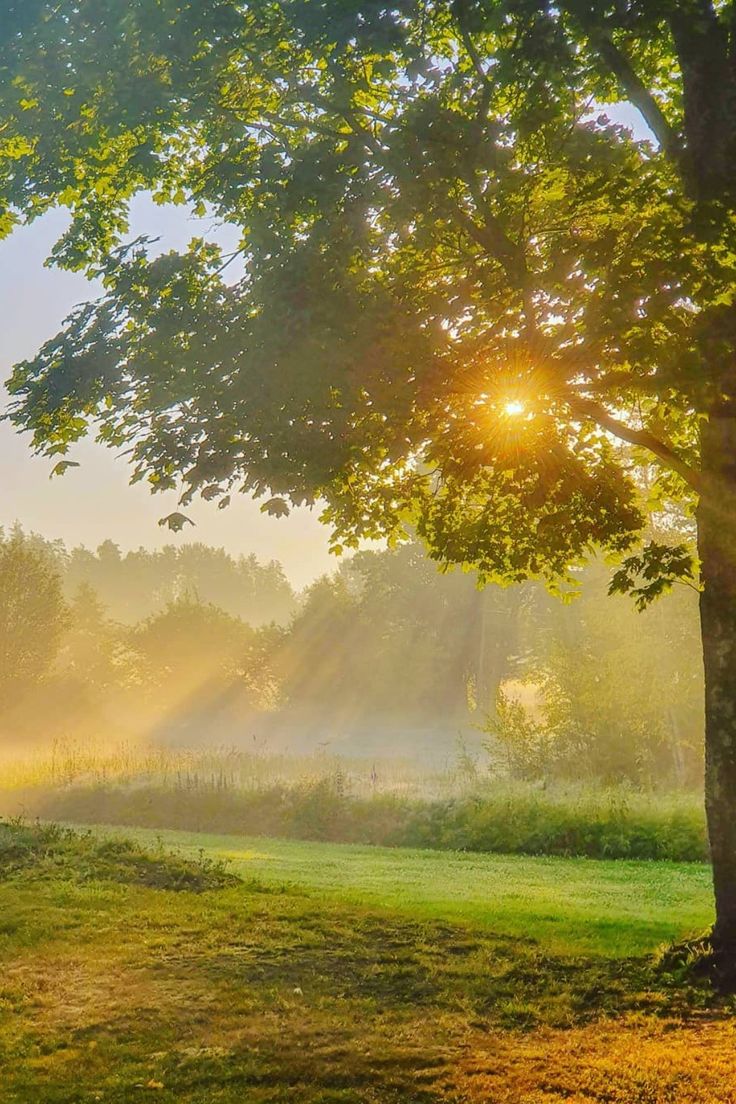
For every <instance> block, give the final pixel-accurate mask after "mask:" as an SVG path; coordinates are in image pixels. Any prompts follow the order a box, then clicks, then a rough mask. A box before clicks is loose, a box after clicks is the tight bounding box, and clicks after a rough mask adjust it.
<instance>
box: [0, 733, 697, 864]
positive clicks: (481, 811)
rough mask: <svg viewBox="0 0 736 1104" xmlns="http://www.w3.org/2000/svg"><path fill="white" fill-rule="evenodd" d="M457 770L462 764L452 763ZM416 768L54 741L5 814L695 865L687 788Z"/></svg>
mask: <svg viewBox="0 0 736 1104" xmlns="http://www.w3.org/2000/svg"><path fill="white" fill-rule="evenodd" d="M458 764H459V765H458ZM458 764H455V765H448V767H447V768H446V769H445V770H444V771H434V772H431V771H430V772H426V773H422V771H421V769H420V768H419V767H418V766H416V765H413V764H410V763H401V762H396V761H390V762H381V763H376V762H372V761H360V760H350V761H348V760H345V759H341V758H340V757H339V756H335V755H330V754H327V753H326V752H320V753H318V754H316V755H302V756H299V755H288V754H285V753H274V752H272V751H270V750H269V749H268V748H267V747H264V746H261V747H257V746H254V747H253V748H251V749H248V750H246V751H243V750H240V749H227V748H226V749H170V748H168V749H167V748H150V747H145V746H135V745H120V746H118V747H115V748H112V749H107V750H105V749H100V748H94V747H90V746H86V747H85V746H79V745H74V744H56V745H54V746H53V747H51V748H49V749H48V751H47V752H46V753H45V755H39V756H36V757H32V758H27V759H16V760H12V761H7V762H6V764H5V768H4V769H3V770H2V782H1V783H0V811H2V812H4V813H6V814H17V813H19V812H20V813H25V814H32V815H37V816H41V817H46V818H56V819H64V820H69V821H76V822H78V823H110V824H121V825H128V826H135V827H142V828H146V827H148V828H180V829H188V830H191V831H204V832H222V833H235V834H243V835H262V836H281V837H285V838H292V839H305V840H310V839H311V840H326V841H331V842H347V843H366V844H381V845H385V846H405V847H419V848H437V849H441V850H455V851H489V852H507V853H511V854H527V855H570V856H573V855H575V856H588V857H590V858H619V859H621V858H625V859H669V860H676V861H703V860H705V859H707V855H708V849H707V843H706V832H705V823H704V816H703V811H702V803H701V799H700V797H699V795H697V794H694V793H687V792H682V793H677V794H673V793H670V794H663V793H643V792H638V791H635V790H633V789H631V788H629V787H623V786H619V787H613V788H602V787H593V786H565V787H562V786H553V787H548V788H547V787H542V786H539V785H535V784H531V783H526V784H525V783H511V782H509V781H508V780H504V779H503V778H500V777H498V776H492V775H490V774H488V773H486V774H485V775H483V774H482V773H481V772H480V771H479V770H478V769H477V763H476V762H475V761H474V760H472V758H471V759H469V758H468V757H467V756H465V757H460V758H459V760H458Z"/></svg>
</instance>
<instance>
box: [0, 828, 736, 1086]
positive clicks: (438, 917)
mask: <svg viewBox="0 0 736 1104" xmlns="http://www.w3.org/2000/svg"><path fill="white" fill-rule="evenodd" d="M122 834H123V833H114V834H113V833H103V835H105V836H106V838H107V837H109V836H113V835H114V837H115V838H118V837H119V836H120V835H122ZM128 834H130V833H128ZM135 834H136V835H137V836H138V837H139V838H143V835H144V834H143V833H135ZM146 835H147V834H146ZM166 835H167V837H169V834H166ZM169 841H171V842H174V841H175V842H176V843H177V844H178V845H180V847H181V850H182V852H184V849H185V848H186V849H187V850H188V849H192V850H196V849H197V847H198V846H199V845H200V844H201V843H203V844H205V845H206V853H207V855H208V856H209V855H217V854H219V853H227V854H233V855H235V856H239V857H236V858H235V860H234V862H233V864H232V869H234V870H236V871H238V872H240V873H242V875H243V876H244V877H245V878H246V879H247V880H246V881H244V882H241V883H238V884H234V885H232V884H228V881H227V879H222V880H221V882H219V883H218V882H217V879H216V878H215V879H214V881H213V880H212V878H211V877H210V875H209V874H207V878H205V879H204V881H203V882H202V884H201V885H198V883H197V880H196V878H195V877H194V875H193V874H192V876H191V877H190V876H189V873H188V871H189V870H190V868H191V870H192V871H195V873H196V869H195V867H194V864H192V863H189V864H187V863H186V862H185V861H183V860H182V859H177V860H176V861H175V862H172V861H171V860H169V859H167V857H166V856H165V855H164V854H161V853H158V852H155V853H154V854H153V856H152V857H151V856H147V855H144V854H143V853H141V854H138V853H129V852H126V851H124V850H122V851H121V852H120V853H118V850H116V845H115V842H113V843H112V844H111V843H110V842H105V841H103V842H102V843H100V841H99V840H98V839H97V838H96V837H92V838H91V839H90V840H87V841H86V842H85V841H82V843H80V844H79V845H77V843H76V842H75V841H72V842H71V843H67V844H65V845H64V846H65V847H66V852H65V853H64V854H62V855H61V856H59V855H58V854H57V852H56V851H55V850H54V846H55V845H54V846H50V847H47V846H46V845H45V844H44V845H43V846H41V847H37V848H36V850H35V851H34V852H33V856H32V858H33V861H31V859H30V858H28V854H29V853H28V854H27V853H26V852H24V851H23V850H22V849H19V848H17V847H15V845H14V843H13V840H12V839H10V842H9V843H8V844H7V846H6V847H5V850H4V851H3V850H2V847H0V872H1V873H2V874H3V877H2V878H0V961H2V964H3V966H2V972H1V973H0V1104H86V1102H96V1101H102V1102H105V1104H133V1102H137V1101H143V1102H145V1101H146V1100H153V1101H157V1102H160V1104H278V1102H282V1101H284V1102H286V1101H288V1102H290V1104H292V1102H293V1104H736V1086H735V1084H734V1053H736V1028H735V1026H734V1019H733V1016H732V1011H733V1006H732V1005H731V1004H730V1003H729V1004H726V1005H724V1004H723V1003H719V1002H717V1001H715V999H714V998H713V997H712V995H711V994H710V993H709V991H708V990H706V989H698V988H683V987H682V986H680V985H678V984H676V983H675V981H674V979H672V978H668V977H666V976H663V975H661V974H659V973H658V972H657V971H656V969H655V968H654V966H653V964H652V960H651V959H650V958H648V957H645V956H640V957H638V958H626V959H623V958H621V957H615V955H617V954H620V953H621V950H622V949H623V948H627V947H628V949H629V950H630V949H631V947H632V946H642V947H643V946H644V944H645V943H646V941H647V939H648V940H649V943H650V944H651V943H652V942H657V941H658V939H659V938H660V935H661V933H662V932H664V931H669V930H673V931H681V930H682V929H683V928H686V927H689V926H690V915H691V914H688V922H687V923H682V918H680V921H679V923H678V918H677V908H678V902H680V903H683V902H685V901H686V899H687V894H688V893H689V892H691V893H692V894H693V895H694V896H695V897H696V898H697V900H698V901H699V902H700V903H699V905H698V907H699V908H700V909H701V913H700V914H699V915H700V917H701V921H702V919H705V918H707V909H708V900H707V877H706V874H705V872H704V871H703V870H701V869H700V868H697V867H693V868H677V867H673V868H671V869H664V870H663V869H661V868H659V867H657V866H654V865H643V866H641V867H639V866H635V865H633V864H626V865H624V864H620V865H619V864H610V865H609V864H600V863H592V862H591V863H582V862H568V861H566V860H558V861H550V860H538V861H537V860H524V859H516V858H514V859H510V860H508V861H506V860H499V858H498V857H495V858H493V859H488V860H485V859H481V858H480V857H479V856H475V857H473V858H469V859H468V860H467V862H466V859H465V857H463V856H452V855H442V856H439V855H437V856H435V855H433V854H431V853H427V852H419V853H415V852H394V851H391V852H383V851H380V852H379V851H372V850H371V849H367V848H353V847H339V846H331V847H322V846H320V845H316V844H298V843H282V842H272V841H263V840H260V841H257V842H256V841H250V843H248V842H247V841H237V840H234V839H233V838H221V839H219V840H217V839H215V840H213V839H211V838H206V837H205V838H204V839H201V838H199V837H197V838H194V837H191V836H189V835H186V834H179V833H177V834H171V836H170V839H169V838H167V842H169ZM1 843H2V840H1V839H0V844H1ZM6 843H7V841H6ZM117 846H118V847H120V848H122V847H123V845H122V844H120V843H119V839H118V843H117ZM18 856H20V857H18ZM257 856H260V857H257ZM415 864H417V865H415ZM348 867H349V868H350V873H348V872H347V869H346V868H348ZM207 869H209V868H206V869H205V873H207ZM361 871H362V874H361ZM215 873H217V871H216V868H215ZM361 877H362V878H363V879H364V884H363V883H362V882H361ZM142 879H143V881H144V882H145V884H142V881H141V880H142ZM527 882H528V883H529V891H528V892H527V891H526V889H525V886H526V883H527ZM586 884H587V886H588V891H589V892H588V895H587V897H586V892H585V887H586ZM627 884H628V885H629V887H634V888H631V890H630V892H629V893H628V894H627V892H626V887H627ZM174 886H175V887H177V889H176V891H175V890H174V888H173V887H174ZM463 886H464V888H463ZM454 894H455V896H454ZM457 894H461V895H460V896H458V895H457ZM640 894H645V895H646V896H645V897H642V896H640ZM586 901H587V902H588V903H587V905H586ZM692 907H694V906H692ZM515 909H516V912H517V915H516V916H514V910H515ZM601 909H606V910H607V913H606V915H607V917H608V926H606V925H603V926H602V927H601V926H596V921H597V914H598V911H599V910H601ZM565 910H567V913H566V912H565ZM647 910H650V912H651V916H650V917H649V919H650V921H651V925H650V927H647V926H646V923H645V922H646V920H647ZM566 915H568V916H569V918H570V919H569V921H568V920H565V919H564V917H565V916H566ZM692 915H693V916H694V915H695V912H693V913H692ZM460 921H462V923H461V922H460ZM568 923H569V924H570V925H571V926H570V934H569V938H568V939H567V944H568V945H567V948H566V949H562V948H563V946H564V944H565V930H566V925H567V924H568ZM588 923H589V924H591V925H592V927H593V935H592V936H590V938H589V941H588V943H586V938H585V927H586V924H588ZM627 925H628V926H629V927H630V928H631V931H632V932H633V933H634V934H633V935H631V936H629V937H627V936H626V934H625V933H626V929H627ZM614 932H618V934H617V935H615V937H614V936H613V935H612V933H614ZM647 933H648V934H647ZM532 935H534V936H535V937H536V938H537V939H539V942H535V941H534V940H533V939H531V938H530V937H531V936H532ZM627 940H628V942H627ZM586 947H589V948H590V950H595V951H596V952H597V953H594V954H591V953H590V950H587V951H585V953H583V952H584V949H585V948H586ZM606 950H607V951H609V952H611V953H612V955H613V957H612V956H610V955H607V954H605V953H601V952H604V951H606Z"/></svg>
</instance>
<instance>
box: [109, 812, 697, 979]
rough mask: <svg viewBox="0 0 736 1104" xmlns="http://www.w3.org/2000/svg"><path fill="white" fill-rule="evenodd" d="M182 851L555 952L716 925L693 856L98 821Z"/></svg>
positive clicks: (592, 950) (646, 946) (618, 948)
mask: <svg viewBox="0 0 736 1104" xmlns="http://www.w3.org/2000/svg"><path fill="white" fill-rule="evenodd" d="M95 831H96V832H102V833H103V834H104V833H109V834H115V833H118V834H122V835H127V836H133V837H134V838H135V839H137V840H139V841H140V842H145V843H149V844H156V843H157V841H159V840H161V841H163V843H164V844H166V845H167V846H170V847H173V848H176V849H177V850H180V851H181V852H182V853H184V854H189V855H197V854H199V853H200V852H204V853H205V854H206V855H209V856H212V857H213V858H224V859H227V860H228V862H229V863H230V864H231V866H232V869H233V870H234V871H235V872H236V873H238V874H239V875H240V876H241V877H243V878H245V879H248V878H257V879H258V880H259V881H263V882H266V883H268V884H271V885H277V886H278V885H286V886H289V885H293V886H298V887H301V888H302V889H305V890H308V891H309V892H312V893H315V894H317V895H318V896H319V897H320V898H322V899H330V900H332V901H338V902H340V901H342V902H346V903H351V904H366V905H370V906H372V907H374V908H376V907H377V908H380V909H386V910H389V911H391V912H397V913H400V914H403V915H406V916H410V917H412V918H414V919H418V920H430V919H431V920H445V921H449V922H452V923H460V924H464V925H469V926H472V927H475V928H480V929H483V930H487V931H490V932H494V933H496V934H498V935H508V936H514V937H517V936H523V937H524V938H525V939H530V940H535V941H537V942H538V943H539V945H540V946H541V947H543V948H545V949H547V950H549V951H550V952H552V953H555V954H570V953H572V954H579V953H585V954H603V955H606V956H615V957H626V956H630V955H639V954H646V953H647V952H650V951H653V950H655V949H656V948H657V947H658V946H660V945H661V944H663V943H670V942H672V941H673V940H675V939H678V938H680V937H682V936H683V935H688V934H691V933H693V932H697V931H700V930H702V929H704V928H706V927H707V926H708V924H710V923H711V921H712V893H711V886H710V871H709V869H708V868H707V867H706V866H704V865H701V864H698V863H666V862H622V861H611V862H604V861H599V860H594V859H559V858H542V857H540V858H528V857H524V856H518V855H486V854H468V853H452V852H447V851H424V850H422V851H419V850H409V849H406V848H388V847H365V846H358V845H352V844H329V843H308V842H303V841H295V840H274V839H260V838H259V839H254V838H251V839H246V838H243V837H237V836H216V835H206V834H202V833H189V832H177V831H164V832H161V831H154V830H149V829H128V828H125V829H116V828H104V829H101V828H99V827H97V828H95Z"/></svg>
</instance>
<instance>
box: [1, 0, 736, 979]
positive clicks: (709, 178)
mask: <svg viewBox="0 0 736 1104" xmlns="http://www.w3.org/2000/svg"><path fill="white" fill-rule="evenodd" d="M4 27H5V40H4V44H3V46H2V48H1V49H2V54H1V55H0V69H1V70H2V73H1V75H2V78H3V79H2V92H0V114H1V115H2V147H1V148H2V163H1V166H0V195H2V196H3V197H4V203H5V215H4V223H3V226H4V228H5V230H7V231H9V230H10V229H11V227H12V225H13V224H14V222H16V221H17V220H18V219H22V218H24V217H25V218H28V217H35V216H36V215H38V214H40V213H42V212H43V211H44V210H46V209H48V208H49V207H50V206H53V205H54V204H58V203H62V204H64V205H66V206H68V207H69V208H70V209H71V211H72V214H73V218H72V225H71V229H70V230H69V232H68V233H67V234H66V235H65V236H64V238H63V239H62V240H61V241H60V243H59V244H58V246H57V247H56V249H55V251H54V258H55V260H56V262H57V263H59V264H63V265H67V266H70V267H75V268H81V269H85V270H86V271H88V272H89V273H90V274H97V275H100V276H101V277H102V278H103V280H104V283H105V289H106V290H105V294H104V295H103V297H102V299H101V300H100V301H98V302H97V303H94V304H90V305H87V306H85V307H82V308H81V309H80V310H78V311H77V312H76V313H75V314H74V315H73V316H72V317H71V319H70V320H69V322H68V324H67V326H66V328H65V329H64V331H63V332H62V333H61V334H60V335H59V336H58V337H57V338H55V339H53V340H52V341H50V342H48V343H47V344H46V345H45V346H44V347H43V348H42V349H41V351H40V352H39V354H38V356H37V357H36V358H35V359H34V360H32V361H30V362H27V363H24V364H22V365H20V366H18V367H17V369H16V371H15V373H14V376H13V380H12V384H11V388H12V392H13V394H14V396H15V408H14V413H13V417H14V419H15V422H16V424H17V425H19V426H21V427H22V428H24V429H26V430H30V431H31V432H32V434H33V440H34V444H35V447H36V448H37V449H39V450H41V451H44V452H46V453H47V454H49V455H55V456H64V455H65V454H66V452H67V451H68V449H69V448H70V446H71V445H72V444H73V442H74V441H75V440H76V439H78V438H79V437H80V436H81V435H83V434H84V433H85V432H87V430H88V427H89V426H90V425H91V424H92V423H94V424H96V426H97V432H98V435H99V437H100V438H101V440H103V441H104V442H106V443H108V444H110V445H113V446H115V447H119V446H121V445H125V446H127V447H129V448H130V449H131V450H132V460H133V464H134V477H135V478H146V479H148V480H149V481H150V484H151V486H152V488H153V489H154V490H155V489H161V488H166V487H171V486H172V485H175V484H176V483H177V481H181V483H182V484H183V496H182V497H183V503H184V507H183V508H185V504H186V502H187V501H188V500H189V499H190V498H191V496H192V495H194V494H195V493H201V494H203V495H204V496H205V497H206V498H219V499H220V501H221V502H222V503H223V504H226V503H227V501H228V499H229V495H230V493H231V491H232V490H233V489H239V490H245V491H249V492H254V493H256V494H262V495H264V496H267V500H266V501H265V503H264V508H265V509H266V510H268V511H269V512H273V513H282V512H284V511H285V510H286V509H288V503H289V502H292V503H300V502H312V501H316V500H321V501H323V502H324V503H325V506H324V511H323V517H324V520H325V521H326V522H327V523H328V524H330V525H331V526H332V527H333V530H334V534H335V544H336V546H337V547H338V548H339V547H340V546H341V545H342V544H354V543H356V542H357V541H358V540H359V539H360V538H362V537H379V538H380V537H388V538H389V539H398V537H399V535H400V533H401V532H402V531H403V529H404V527H405V526H406V525H407V524H411V525H412V526H414V527H415V529H416V531H417V532H418V533H419V535H420V536H421V537H422V538H423V539H424V541H425V542H426V544H427V546H428V548H429V551H430V554H431V555H432V556H434V557H435V558H437V559H438V560H441V561H446V562H453V563H460V562H461V563H464V564H466V565H470V566H472V567H474V568H475V569H476V570H477V572H478V574H479V576H480V578H481V579H482V580H489V579H493V580H500V581H504V582H511V581H519V580H521V579H524V578H527V577H530V576H538V577H542V578H544V579H546V580H548V581H549V582H550V584H551V585H559V580H560V579H562V580H564V579H565V578H566V577H567V576H568V574H569V570H570V567H571V565H574V564H576V563H579V562H580V561H581V560H583V559H584V558H585V557H586V556H588V555H589V553H590V551H591V549H592V548H593V547H597V548H602V549H604V550H605V551H607V552H609V553H612V554H615V555H618V556H620V557H623V561H624V562H623V564H622V566H621V567H620V570H619V571H618V573H617V574H616V576H615V577H614V581H615V586H616V587H617V588H618V589H623V590H629V591H632V592H633V593H634V595H635V597H637V598H638V600H639V601H640V602H646V601H648V600H649V599H651V598H652V597H654V596H656V594H658V593H660V592H662V591H663V590H665V589H667V588H668V587H669V586H670V585H671V583H672V581H673V580H674V579H675V578H676V577H678V576H682V575H685V576H687V574H688V573H690V574H692V572H693V571H694V567H693V565H692V561H691V559H690V557H689V555H688V552H687V550H686V549H684V548H682V547H680V546H668V545H666V544H664V545H663V544H660V543H657V542H648V543H647V542H646V541H645V540H644V537H643V534H644V532H645V515H646V513H647V511H648V509H651V508H655V509H656V508H659V507H661V505H662V503H663V502H664V501H666V499H667V497H668V496H671V497H673V498H677V499H682V500H684V501H686V502H687V503H688V504H689V505H690V506H691V508H692V509H694V510H695V509H696V510H697V523H698V552H699V559H700V573H701V579H702V582H703V591H702V598H701V619H702V637H703V651H704V660H705V685H706V692H705V698H706V717H707V720H706V794H707V810H708V821H709V831H710V840H711V851H712V859H713V871H714V885H715V898H716V914H717V920H716V925H715V929H714V933H713V943H714V948H715V953H716V956H717V958H718V960H719V962H720V963H721V964H730V965H731V966H732V967H733V968H734V972H736V815H734V802H733V798H732V796H731V795H732V794H733V793H734V792H736V568H735V566H734V561H733V555H734V552H733V550H734V547H735V544H734V538H735V537H736V507H734V505H733V504H734V502H736V497H735V493H734V492H736V370H735V361H736V311H735V310H734V286H736V281H735V279H734V277H735V276H736V271H735V269H736V242H735V241H734V238H735V235H736V218H734V215H735V214H736V172H735V171H734V167H735V164H734V163H735V155H736V109H735V108H734V103H736V68H735V67H734V62H733V58H734V52H735V51H734V42H735V40H736V24H735V22H734V15H733V6H732V5H731V4H728V3H726V2H725V0H594V2H593V3H581V2H579V0H559V2H557V3H555V4H552V3H548V2H545V0H454V3H451V4H450V3H445V2H442V3H439V2H432V0H421V2H420V0H396V3H394V4H392V5H384V4H381V3H376V2H375V0H280V2H276V0H274V2H266V0H262V2H260V3H255V4H251V5H249V6H248V7H247V8H244V7H243V6H242V5H241V4H240V3H237V2H236V0H214V2H212V3H198V2H196V0H161V2H160V3H157V4H156V5H151V4H150V3H148V2H147V0H132V2H131V3H129V4H126V5H124V6H123V7H121V5H119V4H118V3H117V0H74V2H72V0H61V2H57V3H54V4H51V3H48V2H44V0H33V2H28V0H25V2H24V3H23V4H18V3H15V2H11V3H10V4H9V5H8V4H7V2H6V16H5V21H4ZM621 102H626V103H628V104H629V105H630V106H631V107H632V108H633V109H634V111H635V112H637V113H638V115H639V116H640V118H641V120H642V125H643V126H645V127H646V128H648V130H647V133H648V137H647V138H646V139H641V138H637V137H636V136H635V135H633V134H632V132H631V131H630V130H628V129H626V128H625V127H624V126H622V125H621V124H620V123H618V122H616V121H615V112H614V111H613V109H611V108H608V107H606V105H608V104H616V103H621ZM143 190H149V191H151V192H152V193H153V194H154V196H155V198H156V199H157V200H159V201H160V202H181V203H188V204H190V205H192V206H193V208H194V209H195V210H196V211H199V212H200V213H204V212H205V211H210V212H212V213H213V214H214V215H216V216H218V217H219V218H220V219H222V220H224V221H225V222H228V223H231V224H233V225H234V226H236V227H238V228H239V229H240V232H241V246H240V253H241V254H242V257H243V259H244V263H245V275H244V276H243V278H242V279H240V280H238V281H237V282H236V283H235V284H233V285H228V284H227V283H226V282H225V281H226V278H227V267H226V266H227V264H228V262H229V260H230V258H223V257H222V256H221V255H220V253H219V252H218V250H217V249H216V248H215V247H214V246H212V245H208V244H206V243H205V242H203V241H194V242H193V243H192V244H191V247H190V248H189V250H188V251H187V252H185V253H183V254H182V255H176V254H167V255H165V256H162V257H158V258H154V257H152V256H151V253H150V249H149V248H148V247H147V244H146V243H145V242H138V243H137V244H132V245H131V244H130V243H128V244H125V243H124V235H125V229H126V210H127V206H128V203H129V200H130V198H131V197H132V196H133V195H134V194H135V193H136V192H139V191H143ZM66 463H67V461H65V460H61V461H60V470H63V467H64V465H65V464H66ZM652 463H655V464H656V465H658V467H659V471H660V474H659V476H658V478H657V479H656V480H655V481H654V483H653V484H652V483H651V482H650V481H649V480H644V479H643V478H640V473H641V472H642V471H643V470H644V468H647V470H648V469H649V467H650V466H651V464H652ZM645 485H646V488H647V490H646V493H645V492H644V487H645ZM181 517H182V515H181V514H178V513H177V514H175V515H173V516H172V517H171V518H170V521H171V524H174V525H179V524H182V522H181Z"/></svg>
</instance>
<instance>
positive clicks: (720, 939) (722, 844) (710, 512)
mask: <svg viewBox="0 0 736 1104" xmlns="http://www.w3.org/2000/svg"><path fill="white" fill-rule="evenodd" d="M701 451H702V462H703V476H704V485H703V491H702V494H701V498H700V505H699V507H698V550H699V554H700V560H701V571H702V579H703V591H702V594H701V598H700V619H701V631H702V639H703V661H704V666H705V804H706V813H707V820H708V836H709V840H710V850H711V859H712V863H713V888H714V893H715V905H716V922H715V927H714V929H713V934H712V944H713V951H714V955H715V958H716V962H717V965H718V967H719V969H720V971H721V972H722V973H725V974H726V975H727V976H729V977H730V979H731V981H732V982H733V981H736V408H734V407H733V405H732V404H728V406H726V405H725V404H724V406H723V407H722V408H721V409H720V410H719V411H717V412H715V413H713V414H711V417H710V419H709V420H708V421H707V422H704V423H703V427H702V431H701Z"/></svg>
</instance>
